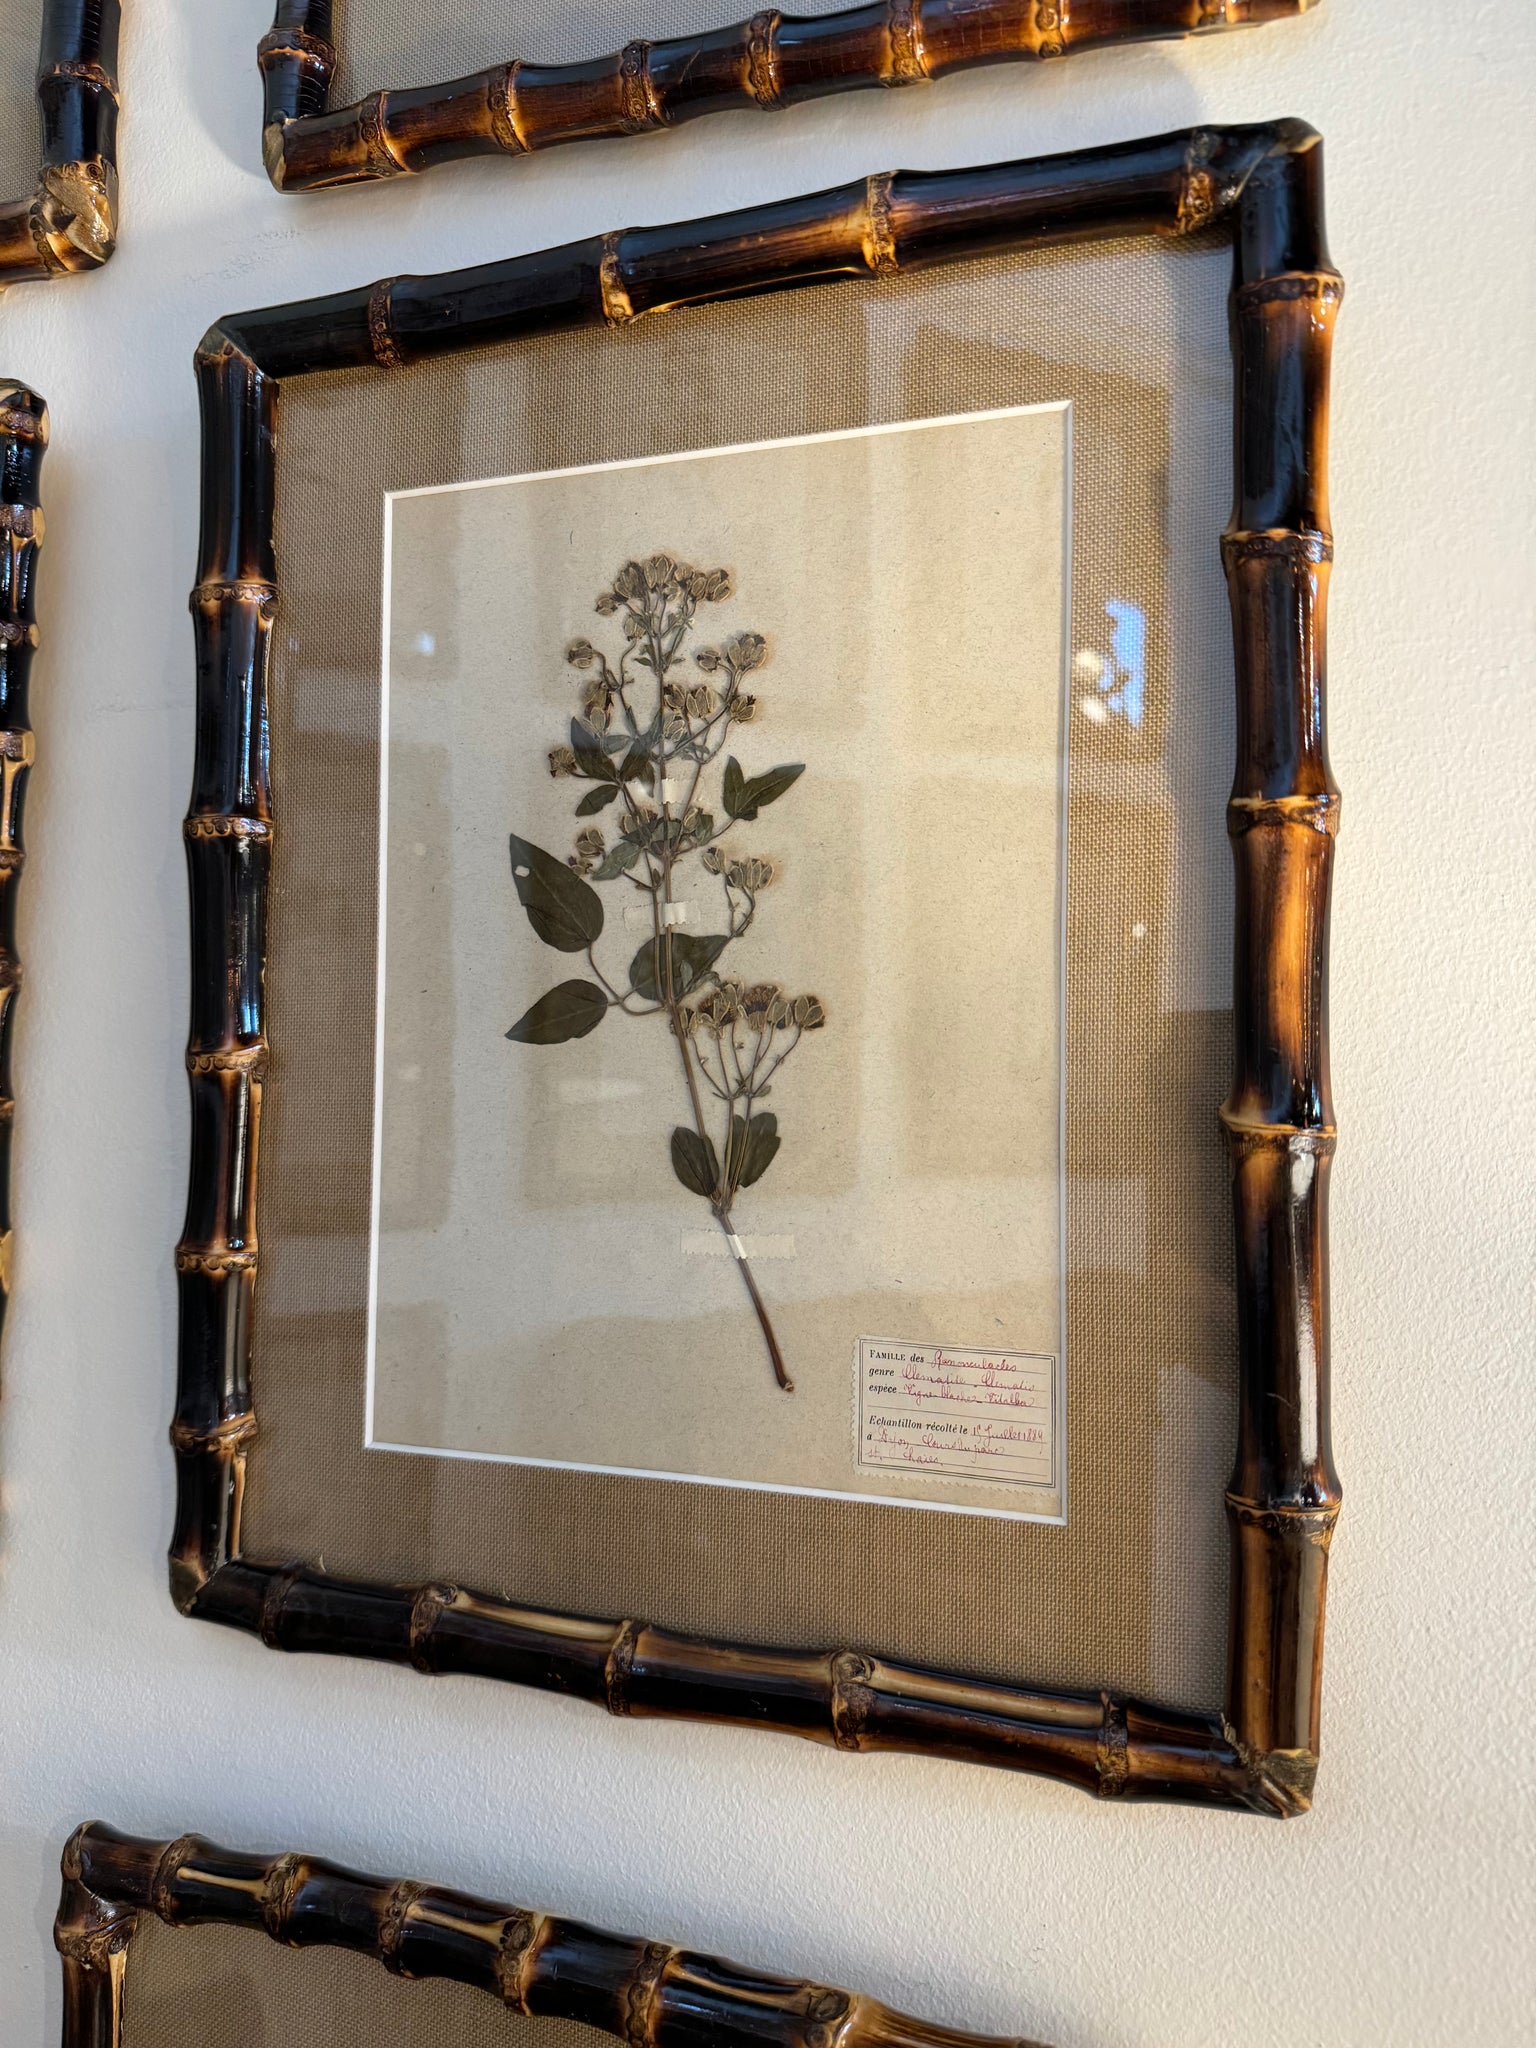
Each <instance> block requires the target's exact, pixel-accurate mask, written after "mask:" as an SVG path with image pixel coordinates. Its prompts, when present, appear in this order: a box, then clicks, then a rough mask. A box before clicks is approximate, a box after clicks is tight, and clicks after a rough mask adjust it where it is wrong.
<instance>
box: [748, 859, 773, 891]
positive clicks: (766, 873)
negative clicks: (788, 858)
mask: <svg viewBox="0 0 1536 2048" xmlns="http://www.w3.org/2000/svg"><path fill="white" fill-rule="evenodd" d="M746 869H747V887H748V888H749V889H752V890H757V889H766V888H767V887H768V886H769V884H770V883H771V882H772V881H773V878H774V876H775V875H776V874H777V873H778V870H777V868H775V866H774V864H773V862H772V861H771V860H749V861H748V862H747V863H746Z"/></svg>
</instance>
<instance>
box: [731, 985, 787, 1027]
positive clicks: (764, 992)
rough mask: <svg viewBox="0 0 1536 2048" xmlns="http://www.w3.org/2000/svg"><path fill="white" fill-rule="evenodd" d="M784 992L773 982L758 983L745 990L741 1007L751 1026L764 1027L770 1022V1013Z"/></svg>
mask: <svg viewBox="0 0 1536 2048" xmlns="http://www.w3.org/2000/svg"><path fill="white" fill-rule="evenodd" d="M781 994H782V990H781V989H780V988H779V987H778V985H777V984H776V983H774V982H771V981H756V982H754V983H753V984H752V986H751V988H749V989H744V990H743V991H742V997H741V1007H742V1009H743V1011H744V1012H745V1014H746V1019H747V1022H748V1023H749V1024H756V1025H762V1024H766V1023H767V1021H768V1012H769V1010H770V1009H771V1008H772V1007H773V1005H774V1004H775V1003H776V1002H777V1001H778V1000H779V998H780V996H781Z"/></svg>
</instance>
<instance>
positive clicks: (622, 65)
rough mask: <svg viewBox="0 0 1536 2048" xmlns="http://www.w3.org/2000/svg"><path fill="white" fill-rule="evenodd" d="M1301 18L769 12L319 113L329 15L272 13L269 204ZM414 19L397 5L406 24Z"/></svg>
mask: <svg viewBox="0 0 1536 2048" xmlns="http://www.w3.org/2000/svg"><path fill="white" fill-rule="evenodd" d="M1314 4H1315V0H1059V4H1058V0H883V4H881V5H879V6H874V7H850V8H847V9H845V10H843V11H841V12H838V13H818V14H812V15H808V16H795V15H787V14H781V13H779V12H778V10H777V9H776V8H766V9H764V10H762V11H761V12H759V13H756V14H754V15H752V17H751V18H750V19H749V20H746V21H740V22H737V23H735V24H734V25H732V26H730V27H724V26H722V27H717V28H709V29H707V30H705V31H704V32H702V33H699V34H692V35H681V34H679V35H674V36H672V37H670V38H668V39H667V40H664V41H644V40H640V39H632V40H630V41H629V42H627V43H625V45H624V47H623V48H622V49H621V50H618V51H616V52H614V53H613V54H612V55H611V56H601V55H599V54H598V51H599V50H600V48H601V41H600V40H599V42H598V43H597V44H596V45H595V46H594V47H592V48H590V49H584V50H582V51H581V52H580V55H579V58H578V61H576V62H571V63H547V64H546V63H525V62H521V61H517V60H514V61H511V62H499V63H495V64H493V65H491V67H490V68H489V69H486V70H480V71H476V72H474V73H473V74H472V75H470V76H468V77H461V78H452V79H448V80H446V81H445V82H443V83H441V84H428V83H426V82H424V81H423V80H419V79H417V80H413V81H412V82H411V83H410V84H408V85H402V86H401V87H399V88H398V89H396V90H393V91H375V92H371V93H369V94H367V95H366V96H365V97H363V98H361V99H359V100H358V101H356V102H355V103H354V104H352V105H350V106H339V107H333V106H332V105H331V104H330V99H331V89H332V85H333V82H334V81H335V79H336V77H337V73H338V70H339V69H340V68H341V65H342V63H343V57H344V54H345V53H343V56H338V49H337V44H338V41H339V36H338V28H337V23H336V19H335V17H336V8H335V5H334V0H277V17H276V20H275V21H274V23H273V25H272V28H271V29H270V31H269V32H268V33H267V34H266V35H265V36H264V37H263V38H262V41H261V46H260V65H261V74H262V80H263V87H264V92H265V102H266V105H265V116H264V120H265V126H264V129H263V155H264V158H265V161H266V166H267V172H268V175H269V176H270V177H271V179H272V182H273V184H274V185H276V187H277V188H278V190H279V191H280V192H312V191H317V190H319V189H321V188H322V187H325V186H328V185H354V184H363V183H368V182H370V181H372V180H374V179H377V178H394V177H399V176H401V175H402V174H408V173H411V172H416V171H426V170H430V169H432V168H433V166H434V165H436V164H443V163H452V162H453V161H455V160H456V159H457V158H460V157H469V156H523V155H526V154H527V153H528V152H529V151H531V150H536V149H549V148H552V147H553V146H554V145H555V144H556V143H560V142H585V141H591V140H593V139H595V138H597V137H600V136H614V135H641V134H645V133H647V132H648V131H650V130H652V129H659V128H670V127H674V126H676V124H677V123H678V122H680V121H692V120H697V119H698V118H699V117H700V116H701V115H704V114H718V113H723V112H727V111H729V110H731V109H735V108H746V109H752V108H756V109H758V110H759V111H762V112H769V111H772V110H773V109H774V108H776V107H791V106H796V105H798V104H799V103H800V102H801V101H803V100H810V99H820V98H823V97H825V95H827V94H828V93H834V92H847V91H852V90H856V89H859V88H867V87H871V86H903V85H920V84H923V83H925V82H926V81H928V80H929V79H937V78H945V77H947V76H949V74H950V73H951V72H955V71H965V70H969V69H971V68H973V67H975V66H977V65H982V64H1007V63H1026V62H1034V63H1048V62H1050V61H1052V60H1054V59H1056V58H1058V57H1066V56H1070V55H1072V54H1073V53H1074V52H1076V51H1078V50H1085V49H1092V48H1094V47H1097V46H1101V45H1106V44H1113V43H1125V42H1143V41H1148V40H1153V39H1157V38H1163V37H1170V36H1186V35H1197V34H1201V33H1204V32H1207V31H1210V30H1214V29H1224V28H1241V27H1247V26H1250V25H1253V24H1257V23H1261V22H1269V21H1279V20H1283V19H1284V18H1286V17H1287V16H1290V15H1295V14H1302V13H1305V11H1306V10H1307V8H1308V7H1310V6H1312V5H1314ZM353 6H354V17H353V19H349V20H347V21H346V23H345V26H346V28H347V29H348V31H349V32H351V31H353V29H354V21H355V14H356V8H355V0H353ZM425 12H426V10H424V9H421V8H420V7H416V6H414V5H413V6H409V7H407V9H406V10H405V15H406V19H411V18H412V17H413V16H418V15H419V16H424V15H425ZM386 19H387V17H386ZM374 25H376V24H371V23H370V24H369V26H374ZM390 25H391V26H397V24H390ZM497 25H498V26H499V24H497ZM455 54H456V53H455ZM496 54H497V55H500V52H497V53H496ZM449 61H452V59H451V57H450V60H449ZM461 61H462V60H461Z"/></svg>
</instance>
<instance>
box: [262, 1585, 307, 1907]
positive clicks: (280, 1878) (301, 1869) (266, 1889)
mask: <svg viewBox="0 0 1536 2048" xmlns="http://www.w3.org/2000/svg"><path fill="white" fill-rule="evenodd" d="M287 1576H288V1575H287V1574H285V1575H284V1577H285V1579H286V1578H287ZM263 1640H264V1641H265V1637H263ZM269 1647H270V1646H269ZM308 1876H309V1870H308V1866H307V1865H306V1863H305V1861H304V1858H303V1857H302V1856H299V1855H296V1854H295V1853H294V1852H293V1851H292V1850H290V1851H289V1852H288V1854H287V1855H286V1856H279V1857H278V1858H277V1859H276V1860H275V1861H274V1862H272V1863H269V1864H268V1865H267V1869H266V1874H265V1875H264V1877H263V1878H262V1880H261V1924H262V1926H263V1927H265V1928H266V1930H267V1932H268V1934H270V1935H271V1937H272V1939H273V1940H274V1941H283V1940H285V1939H286V1937H287V1929H288V1916H289V1914H290V1913H291V1912H292V1911H293V1902H294V1900H295V1899H296V1898H297V1897H298V1894H299V1890H300V1888H301V1886H302V1885H303V1884H304V1881H305V1879H306V1878H307V1877H308Z"/></svg>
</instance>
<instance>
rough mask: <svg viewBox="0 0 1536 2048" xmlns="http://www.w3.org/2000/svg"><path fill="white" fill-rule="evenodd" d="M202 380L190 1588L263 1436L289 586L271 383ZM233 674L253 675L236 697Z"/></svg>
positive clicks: (185, 1380)
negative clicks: (271, 715) (266, 1164)
mask: <svg viewBox="0 0 1536 2048" xmlns="http://www.w3.org/2000/svg"><path fill="white" fill-rule="evenodd" d="M197 374H198V384H199V389H200V394H201V400H202V408H203V421H204V435H203V462H204V473H203V521H202V546H201V553H200V557H199V569H198V580H197V585H196V587H195V589H194V590H193V592H192V600H191V603H192V620H193V632H194V636H195V640H196V647H197V688H198V724H197V731H198V746H197V754H196V759H195V764H194V769H193V782H192V798H191V803H190V805H189V807H188V811H187V818H186V824H185V827H184V834H185V840H186V856H187V872H188V883H189V887H190V891H191V901H192V1019H191V1030H190V1034H189V1039H188V1045H187V1070H188V1079H189V1084H190V1087H191V1093H192V1157H193V1162H194V1163H193V1170H192V1174H191V1178H190V1183H189V1194H188V1202H187V1216H186V1223H185V1226H184V1228H183V1231H182V1237H181V1242H180V1244H179V1245H178V1246H177V1250H176V1270H177V1276H178V1293H179V1297H180V1316H181V1357H182V1360H183V1370H182V1374H181V1378H180V1383H179V1391H178V1396H177V1405H176V1415H175V1420H174V1422H173V1424H172V1427H171V1442H172V1444H173V1446H174V1448H175V1452H176V1458H177V1469H178V1477H179V1483H178V1489H177V1517H176V1527H175V1533H174V1535H173V1538H172V1545H171V1556H172V1559H173V1565H172V1579H173V1584H174V1585H175V1586H176V1587H177V1589H178V1593H179V1594H180V1593H181V1592H182V1591H183V1590H184V1589H186V1588H188V1587H190V1586H191V1585H194V1584H195V1583H197V1582H198V1580H199V1578H200V1575H201V1562H200V1561H201V1560H202V1559H203V1558H204V1557H206V1556H207V1555H208V1554H209V1553H210V1552H213V1553H216V1554H220V1555H235V1554H238V1551H239V1547H240V1504H241V1500H242V1497H243V1494H244V1485H245V1459H246V1449H247V1446H248V1445H249V1443H250V1440H251V1438H252V1436H253V1435H254V1433H255V1417H254V1414H253V1413H252V1410H251V1398H250V1382H249V1376H248V1368H249V1358H250V1314H251V1296H252V1290H253V1287H254V1284H255V1277H256V1163H257V1140H258V1136H259V1132H260V1124H261V1087H262V1079H263V1075H264V1072H265V1065H266V1050H267V1047H266V1038H265V1036H264V1019H263V1013H262V963H263V962H264V960H265V958H266V906H267V876H268V870H269V864H270V856H271V835H272V812H271V802H270V798H269V792H268V787H267V709H266V678H267V654H268V643H269V640H270V637H271V631H272V617H273V608H274V605H275V603H276V596H277V590H276V581H275V577H276V567H275V562H274V557H273V549H272V418H273V408H274V404H275V397H276V394H275V390H274V388H273V386H272V384H271V382H270V380H269V379H267V378H265V377H263V376H262V375H261V373H260V372H259V371H257V370H255V369H253V367H252V366H251V364H250V362H249V361H248V360H247V358H246V357H245V356H243V355H242V354H241V353H240V352H239V350H237V349H235V348H234V347H232V346H231V345H230V344H229V343H228V342H227V341H226V340H225V339H224V338H223V337H222V336H221V335H220V334H219V333H218V332H217V330H215V331H214V333H213V334H211V335H210V336H209V337H208V339H207V341H206V342H205V343H204V344H203V347H202V349H201V350H200V351H199V355H198V363H197ZM231 676H238V677H239V678H240V694H239V698H238V701H237V703H236V704H235V705H233V706H232V705H231V703H230V701H229V697H228V687H229V678H230V677H231ZM231 712H232V713H233V715H231Z"/></svg>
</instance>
